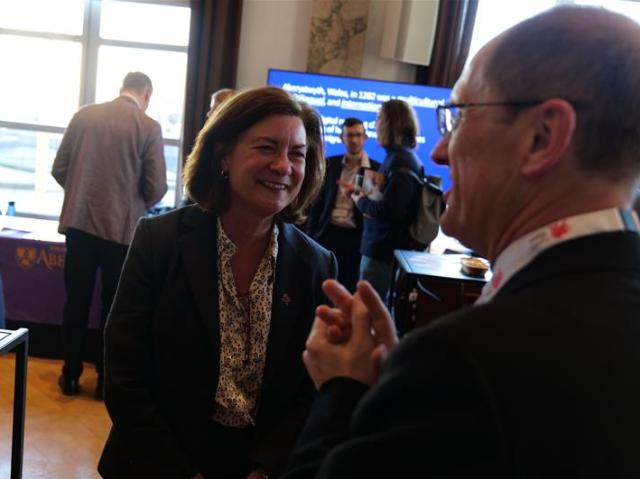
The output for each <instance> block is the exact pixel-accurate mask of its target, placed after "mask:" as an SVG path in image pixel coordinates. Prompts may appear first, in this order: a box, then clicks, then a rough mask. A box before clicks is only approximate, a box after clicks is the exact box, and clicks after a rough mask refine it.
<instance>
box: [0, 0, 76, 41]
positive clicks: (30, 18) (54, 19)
mask: <svg viewBox="0 0 640 479" xmlns="http://www.w3.org/2000/svg"><path fill="white" fill-rule="evenodd" d="M83 16H84V0H65V1H64V2H52V1H51V0H1V1H0V28H12V29H15V30H28V31H34V32H51V33H67V34H69V35H82V22H83Z"/></svg>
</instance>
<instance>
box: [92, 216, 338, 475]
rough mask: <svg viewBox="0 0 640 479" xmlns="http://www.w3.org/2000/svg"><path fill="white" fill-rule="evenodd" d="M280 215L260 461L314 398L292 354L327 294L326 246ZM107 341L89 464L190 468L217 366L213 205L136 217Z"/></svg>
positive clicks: (282, 445)
mask: <svg viewBox="0 0 640 479" xmlns="http://www.w3.org/2000/svg"><path fill="white" fill-rule="evenodd" d="M278 227H279V235H278V258H277V261H276V270H275V284H274V287H273V309H272V316H271V327H270V332H269V339H268V345H267V358H266V364H265V371H264V376H263V385H262V390H261V394H260V400H259V410H258V414H257V419H256V427H255V428H254V430H253V433H252V439H251V452H250V454H249V456H250V460H251V461H253V462H255V463H256V464H257V465H260V466H262V467H263V468H265V469H266V471H267V472H271V471H277V470H278V469H279V467H281V466H282V464H283V462H284V461H286V456H287V454H288V452H289V450H290V448H291V446H292V445H293V443H294V442H295V439H296V437H297V435H298V432H299V430H300V428H301V427H302V425H303V423H304V420H305V417H306V415H307V412H308V408H309V407H310V403H311V401H312V399H313V395H314V388H313V385H312V383H311V381H310V379H309V377H308V375H307V373H306V371H305V369H304V366H303V364H302V361H301V356H302V352H303V350H304V344H305V341H306V338H307V335H308V333H309V330H310V327H311V324H312V321H313V318H314V311H315V307H316V306H317V305H318V304H321V303H324V302H326V298H325V297H324V295H323V294H322V291H321V284H322V281H323V280H325V279H326V278H329V277H335V275H336V270H337V265H336V261H335V257H334V256H333V254H332V253H330V252H329V251H327V250H325V249H324V248H322V247H321V246H319V245H318V244H316V243H315V242H314V241H313V240H311V239H310V238H309V237H308V236H306V235H305V234H303V233H302V232H301V231H300V230H298V229H297V228H296V227H295V226H293V225H291V224H286V223H278ZM105 349H106V354H105V369H106V374H105V403H106V406H107V409H108V411H109V415H110V416H111V419H112V421H113V427H112V429H111V432H110V434H109V438H108V440H107V443H106V445H105V449H104V451H103V453H102V457H101V459H100V464H99V466H98V470H99V472H100V473H101V474H102V475H103V476H104V477H107V478H127V477H136V478H139V477H153V478H190V477H192V476H193V475H194V474H195V473H196V472H198V469H199V466H198V458H197V453H196V452H195V451H197V450H198V448H199V446H201V444H202V438H203V437H204V436H205V434H206V426H207V425H210V424H211V418H212V415H213V408H214V398H215V394H216V389H217V384H218V373H219V371H218V365H219V355H220V334H219V329H218V284H217V252H216V217H215V215H213V214H209V213H205V212H203V211H202V210H200V209H199V208H198V207H197V206H191V207H186V208H182V209H179V210H176V211H174V212H171V213H167V214H165V215H162V216H159V217H156V218H152V219H141V220H140V222H139V224H138V227H137V229H136V233H135V236H134V239H133V243H132V244H131V247H130V249H129V253H128V256H127V260H126V262H125V266H124V269H123V272H122V276H121V278H120V284H119V286H118V291H117V293H116V297H115V299H114V303H113V306H112V309H111V312H110V315H109V319H108V321H107V325H106V329H105ZM215 452H216V451H215V450H212V451H210V452H208V454H215ZM220 460H221V461H224V458H221V459H220Z"/></svg>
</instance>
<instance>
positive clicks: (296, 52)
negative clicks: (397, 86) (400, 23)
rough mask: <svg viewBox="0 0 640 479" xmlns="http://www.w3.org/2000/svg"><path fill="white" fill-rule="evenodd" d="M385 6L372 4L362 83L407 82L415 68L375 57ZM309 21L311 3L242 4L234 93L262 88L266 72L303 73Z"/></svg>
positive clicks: (272, 0) (251, 0)
mask: <svg viewBox="0 0 640 479" xmlns="http://www.w3.org/2000/svg"><path fill="white" fill-rule="evenodd" d="M354 1H357V0H354ZM390 1H397V0H371V3H370V8H369V19H368V29H367V34H366V40H365V52H364V58H363V63H362V77H363V78H374V79H379V80H391V81H403V82H412V81H413V77H414V74H415V66H414V65H411V64H408V63H402V62H398V61H395V60H389V59H386V58H381V57H380V55H379V51H380V42H381V39H382V32H383V24H384V7H385V4H386V3H387V2H390ZM310 19H311V0H244V5H243V11H242V27H241V28H242V30H241V33H240V52H239V57H238V75H237V87H238V88H248V87H254V86H260V85H264V84H265V82H266V79H267V70H268V69H269V68H280V69H283V70H299V71H305V70H306V66H307V50H308V45H309V22H310Z"/></svg>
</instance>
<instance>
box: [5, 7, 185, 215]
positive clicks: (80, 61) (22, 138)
mask: <svg viewBox="0 0 640 479" xmlns="http://www.w3.org/2000/svg"><path fill="white" fill-rule="evenodd" d="M190 15H191V12H190V9H189V7H188V1H186V0H175V1H166V0H165V1H162V2H160V1H157V2H152V1H139V0H138V1H136V0H130V1H120V0H30V1H24V0H1V1H0V65H3V69H2V75H0V210H2V211H4V210H5V208H6V205H7V202H8V201H15V202H16V209H17V211H18V214H27V215H32V216H38V217H57V216H58V215H59V214H60V209H61V207H62V198H63V191H62V189H61V188H60V187H59V186H58V184H57V183H56V182H55V180H53V178H52V177H51V166H52V164H53V159H54V157H55V154H56V151H57V149H58V146H59V144H60V140H61V139H62V134H63V133H64V129H65V128H66V126H67V124H68V123H69V120H70V119H71V117H72V116H73V114H74V113H75V112H76V111H77V110H78V108H79V107H80V106H82V105H86V104H90V103H96V102H103V101H109V100H111V99H113V98H115V97H116V96H118V92H119V89H120V86H121V84H122V79H123V77H124V75H125V74H126V73H127V72H129V71H134V70H139V71H142V72H145V73H146V74H147V75H149V77H150V78H151V80H152V82H153V87H154V91H153V96H152V98H151V104H150V106H149V109H148V110H147V114H148V115H149V116H151V117H152V118H154V119H156V120H158V121H159V122H160V124H161V125H162V132H163V136H164V141H165V157H166V162H167V181H168V184H169V191H168V192H167V194H166V195H165V197H164V198H163V199H162V201H161V205H163V206H173V205H175V203H176V200H177V193H179V192H180V181H179V177H180V167H181V165H180V161H179V158H181V156H182V155H181V151H180V149H181V147H180V143H181V142H180V140H181V135H182V121H183V108H184V95H185V82H186V70H187V46H188V41H189V24H190ZM150 18H153V21H148V20H149V19H150Z"/></svg>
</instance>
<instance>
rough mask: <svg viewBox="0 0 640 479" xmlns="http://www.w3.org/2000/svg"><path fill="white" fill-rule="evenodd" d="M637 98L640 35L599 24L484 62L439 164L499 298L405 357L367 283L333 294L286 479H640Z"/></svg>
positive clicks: (567, 10) (448, 125)
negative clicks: (306, 414) (306, 413)
mask: <svg viewBox="0 0 640 479" xmlns="http://www.w3.org/2000/svg"><path fill="white" fill-rule="evenodd" d="M585 25H589V28H588V29H585V28H584V26H585ZM639 83H640V26H639V25H638V24H637V23H636V22H635V21H633V20H631V19H629V18H627V17H624V16H622V15H619V14H616V13H612V12H610V11H607V10H604V9H600V8H587V7H576V6H563V7H557V8H554V9H552V10H549V11H547V12H544V13H542V14H540V15H538V16H535V17H532V18H530V19H528V20H525V21H524V22H522V23H520V24H518V25H516V26H514V27H512V28H511V29H509V30H507V31H506V32H505V33H503V34H501V35H500V36H498V37H497V38H495V39H493V40H492V41H490V42H489V43H488V44H487V45H485V46H484V47H483V48H482V49H481V50H480V52H479V53H478V54H477V55H476V56H475V58H474V59H473V60H472V61H471V63H470V64H468V65H467V68H466V69H465V71H464V72H463V74H462V76H461V77H460V79H459V80H458V82H457V83H456V85H455V87H454V89H453V93H452V100H451V103H449V104H445V105H443V106H440V107H438V125H439V128H440V131H441V133H442V135H443V137H442V139H441V140H440V142H439V143H438V144H437V145H436V147H435V149H434V150H433V153H432V156H433V158H434V160H435V161H436V162H437V163H439V164H446V165H449V166H450V168H451V178H452V185H453V186H452V188H451V189H450V190H449V191H448V193H447V196H448V201H447V203H448V207H447V210H446V212H445V213H444V215H443V216H442V218H441V224H442V229H443V230H444V232H445V233H446V234H448V235H452V236H454V237H456V238H458V239H459V240H460V241H461V242H462V243H463V244H465V245H466V246H468V247H470V248H473V249H474V250H475V251H478V252H480V253H481V254H483V255H484V256H486V257H487V258H489V259H490V260H491V262H492V264H493V278H492V280H491V281H490V282H488V283H487V285H486V287H485V289H484V290H483V292H482V296H481V297H480V300H479V302H478V303H476V305H475V306H474V307H471V308H467V309H465V310H463V311H461V312H456V313H453V314H451V315H448V316H447V317H446V318H442V319H440V320H438V321H436V322H434V323H432V325H430V326H428V327H425V328H422V329H419V330H416V331H414V332H412V333H411V334H409V335H407V336H406V337H404V338H403V339H402V341H401V342H400V344H399V345H397V346H395V343H396V341H397V340H396V338H395V334H394V331H393V323H392V322H391V320H390V318H389V315H388V313H387V311H386V310H385V308H384V307H383V305H382V303H381V302H380V300H379V299H378V298H377V297H376V295H375V294H374V293H373V291H372V290H371V288H370V287H369V286H368V285H367V284H366V283H365V282H362V283H361V284H359V285H358V292H357V294H356V295H355V296H353V297H352V296H351V295H350V294H348V293H347V292H346V291H344V290H343V289H341V288H340V287H339V286H338V285H337V284H335V282H327V283H328V284H326V291H327V293H329V296H330V297H331V299H332V300H333V301H334V302H335V304H337V305H339V308H338V309H331V308H328V307H324V306H323V307H322V308H320V309H319V311H318V313H319V316H320V317H322V318H323V319H322V320H320V319H318V320H316V321H315V323H314V328H313V330H312V333H311V335H310V338H309V340H308V342H307V350H306V352H305V353H304V354H305V363H306V365H307V369H308V370H309V372H310V374H311V376H312V378H313V379H314V382H315V384H316V385H317V386H318V387H319V388H320V390H319V393H318V396H317V398H316V402H315V405H314V408H313V409H312V413H311V415H310V418H309V421H308V423H307V426H306V428H305V432H303V436H302V438H301V441H300V444H299V446H298V448H297V450H296V452H295V453H294V456H293V459H292V461H291V473H290V474H289V475H287V476H286V477H287V479H294V478H306V477H316V478H331V479H341V478H351V477H373V478H377V477H380V478H382V477H384V478H387V477H414V476H416V475H419V476H420V477H424V478H436V477H438V478H440V477H459V478H472V477H473V478H477V477H483V478H484V477H487V478H525V477H526V478H541V477H558V478H567V477H580V478H598V479H600V478H603V477H639V476H640V416H638V414H637V409H638V403H640V375H638V368H639V367H640V348H638V344H640V327H639V324H638V319H639V317H640V316H639V314H638V312H639V311H640V236H639V223H638V217H637V215H635V214H634V213H633V212H632V211H631V209H630V203H631V199H632V194H633V188H634V182H636V181H637V180H638V175H639V173H640V157H639V156H638V151H639V150H640V91H639V90H638V88H637V85H638V84H639ZM372 331H373V333H372ZM388 351H390V353H389V356H388V358H387V360H386V361H385V362H384V364H383V366H382V370H381V371H379V366H380V359H381V358H383V357H384V356H386V354H387V352H388ZM416 471H419V472H418V473H416Z"/></svg>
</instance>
